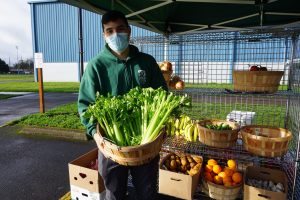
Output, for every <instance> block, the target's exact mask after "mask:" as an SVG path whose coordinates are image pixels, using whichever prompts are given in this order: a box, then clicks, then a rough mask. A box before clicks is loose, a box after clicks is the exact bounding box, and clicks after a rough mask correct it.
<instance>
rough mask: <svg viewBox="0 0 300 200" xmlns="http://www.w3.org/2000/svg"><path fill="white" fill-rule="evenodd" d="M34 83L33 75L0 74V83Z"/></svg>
mask: <svg viewBox="0 0 300 200" xmlns="http://www.w3.org/2000/svg"><path fill="white" fill-rule="evenodd" d="M15 80H22V81H34V75H33V74H28V75H27V74H0V81H15Z"/></svg>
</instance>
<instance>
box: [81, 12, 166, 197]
mask: <svg viewBox="0 0 300 200" xmlns="http://www.w3.org/2000/svg"><path fill="white" fill-rule="evenodd" d="M102 29H103V36H104V38H105V41H106V45H105V47H104V49H103V51H102V52H101V53H100V54H99V55H97V56H96V57H94V58H93V59H92V60H91V61H90V62H89V63H88V65H87V67H86V70H85V72H84V75H83V77H82V80H81V84H80V90H79V97H78V111H79V113H80V116H81V114H82V113H83V112H84V111H85V110H86V109H87V107H88V106H89V105H90V104H93V103H94V102H95V95H96V92H99V93H100V94H103V95H107V94H108V93H110V94H112V95H114V96H115V95H123V94H125V93H127V92H128V91H129V90H130V89H131V88H134V87H136V86H140V87H152V88H158V87H163V88H164V89H166V90H167V85H166V82H165V80H164V78H163V75H162V73H161V71H160V69H159V67H158V65H157V63H156V61H155V59H154V58H153V57H152V56H150V55H148V54H145V53H141V52H139V51H138V49H137V48H136V47H135V46H133V45H129V38H130V33H131V29H130V26H129V25H128V22H127V19H126V18H125V15H124V14H123V13H121V12H118V11H109V12H107V13H106V14H104V15H103V16H102ZM81 120H82V122H83V124H84V125H85V126H86V127H87V134H88V136H90V137H94V139H95V138H96V137H99V135H97V134H95V132H96V128H95V127H96V125H95V124H89V123H88V121H87V120H86V119H84V118H81ZM98 159H99V173H100V175H101V176H102V178H103V180H104V184H105V187H106V200H115V199H118V200H124V199H125V198H126V197H125V196H126V192H127V180H128V173H129V171H130V174H131V175H132V181H133V184H134V186H135V189H136V193H137V196H138V197H137V198H138V199H139V200H143V199H145V200H148V199H149V200H150V199H151V200H152V199H154V198H155V196H156V193H157V191H156V188H157V175H158V161H159V156H157V157H156V158H154V159H153V160H152V161H150V163H148V164H145V165H142V166H136V167H126V166H121V165H119V164H117V163H115V162H113V161H112V160H110V159H108V158H105V157H104V156H103V154H102V153H101V152H100V151H99V158H98Z"/></svg>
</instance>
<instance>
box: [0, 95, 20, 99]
mask: <svg viewBox="0 0 300 200" xmlns="http://www.w3.org/2000/svg"><path fill="white" fill-rule="evenodd" d="M16 96H19V95H12V94H0V100H1V99H9V98H11V97H16Z"/></svg>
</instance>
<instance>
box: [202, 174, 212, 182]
mask: <svg viewBox="0 0 300 200" xmlns="http://www.w3.org/2000/svg"><path fill="white" fill-rule="evenodd" d="M204 178H205V180H207V181H210V182H213V181H214V179H213V176H212V175H211V174H210V173H209V172H205V175H204Z"/></svg>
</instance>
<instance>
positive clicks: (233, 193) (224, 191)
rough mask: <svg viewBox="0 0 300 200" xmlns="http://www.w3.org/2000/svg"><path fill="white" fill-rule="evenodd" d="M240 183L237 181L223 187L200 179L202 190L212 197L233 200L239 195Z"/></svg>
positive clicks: (220, 199)
mask: <svg viewBox="0 0 300 200" xmlns="http://www.w3.org/2000/svg"><path fill="white" fill-rule="evenodd" d="M242 185H243V183H239V184H238V185H235V186H232V187H225V186H223V185H217V184H215V183H212V182H210V181H206V180H205V179H202V192H204V193H205V194H206V195H208V196H209V197H211V198H213V199H217V200H234V199H237V198H238V197H239V195H240V191H241V188H242Z"/></svg>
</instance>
